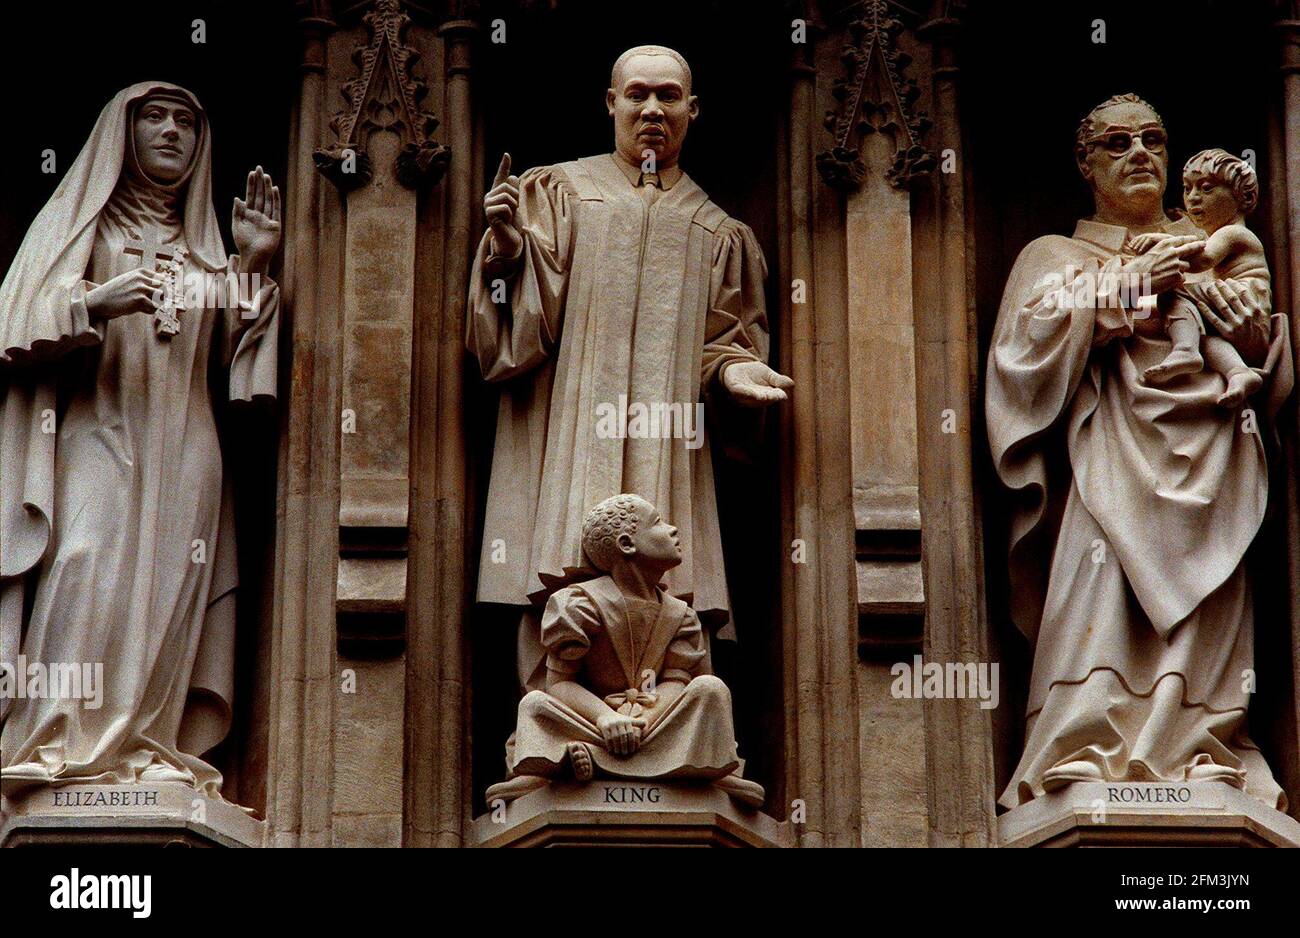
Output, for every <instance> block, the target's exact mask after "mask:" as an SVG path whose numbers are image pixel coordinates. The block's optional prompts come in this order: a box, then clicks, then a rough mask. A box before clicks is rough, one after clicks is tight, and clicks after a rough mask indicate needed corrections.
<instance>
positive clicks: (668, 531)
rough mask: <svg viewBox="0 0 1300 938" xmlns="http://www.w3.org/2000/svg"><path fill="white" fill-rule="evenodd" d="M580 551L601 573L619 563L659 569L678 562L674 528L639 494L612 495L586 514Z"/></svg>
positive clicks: (680, 552) (678, 548)
mask: <svg viewBox="0 0 1300 938" xmlns="http://www.w3.org/2000/svg"><path fill="white" fill-rule="evenodd" d="M582 549H583V550H584V551H585V552H586V554H587V557H588V558H589V559H590V560H591V562H592V564H593V565H594V566H595V567H596V569H598V570H600V571H602V572H605V573H608V572H610V571H611V570H612V569H613V568H614V565H615V564H617V563H618V562H620V561H626V562H628V563H632V564H635V565H636V566H639V567H651V568H658V569H660V570H669V569H671V568H672V567H675V566H677V565H678V564H679V563H681V562H682V548H681V546H680V544H679V543H678V540H677V529H676V528H675V527H673V526H672V525H671V524H669V523H668V522H666V521H664V520H663V519H662V518H660V517H659V512H658V511H656V510H655V507H654V505H651V504H650V503H649V502H648V501H646V500H645V499H644V498H642V497H641V496H639V495H615V496H613V497H612V498H607V499H605V500H604V501H603V502H601V503H600V504H599V505H597V506H596V507H595V508H593V509H591V511H589V512H587V517H586V518H584V519H583V522H582Z"/></svg>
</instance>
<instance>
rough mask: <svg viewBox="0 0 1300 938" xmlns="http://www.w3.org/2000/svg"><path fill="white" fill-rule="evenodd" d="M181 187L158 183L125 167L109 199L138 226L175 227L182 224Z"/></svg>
mask: <svg viewBox="0 0 1300 938" xmlns="http://www.w3.org/2000/svg"><path fill="white" fill-rule="evenodd" d="M180 203H181V200H180V191H179V190H178V189H175V188H171V187H163V186H159V185H157V184H155V183H153V182H152V181H150V180H148V179H144V178H141V177H139V176H137V175H136V174H135V173H132V172H130V171H124V172H123V173H122V175H121V177H119V179H118V181H117V186H116V187H115V188H114V189H113V195H112V197H111V198H110V199H109V204H110V205H112V206H113V207H114V208H115V209H116V210H117V211H118V213H119V214H121V215H123V216H125V218H126V220H128V221H129V222H131V223H132V224H133V225H136V226H137V227H153V228H159V229H166V228H175V227H178V226H180V224H181V207H180Z"/></svg>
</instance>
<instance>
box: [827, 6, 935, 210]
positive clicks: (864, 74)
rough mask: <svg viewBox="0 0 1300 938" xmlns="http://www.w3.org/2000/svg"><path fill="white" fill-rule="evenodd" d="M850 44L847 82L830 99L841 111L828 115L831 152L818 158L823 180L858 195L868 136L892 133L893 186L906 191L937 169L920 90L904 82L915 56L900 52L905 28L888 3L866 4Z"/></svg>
mask: <svg viewBox="0 0 1300 938" xmlns="http://www.w3.org/2000/svg"><path fill="white" fill-rule="evenodd" d="M848 29H849V37H850V38H849V42H848V44H847V45H846V46H845V47H844V52H843V54H842V56H841V58H842V60H843V62H844V67H845V72H846V74H845V76H844V77H843V78H839V79H836V81H835V84H834V86H833V88H832V94H834V95H835V98H836V100H838V101H839V102H840V109H839V111H838V112H836V111H828V112H827V113H826V129H827V130H829V131H831V133H832V134H834V135H835V140H834V143H833V144H832V146H831V147H830V148H829V149H827V150H823V151H822V152H821V153H819V154H817V169H818V170H819V171H820V172H821V174H822V178H823V179H825V180H826V182H827V183H828V184H830V185H832V186H835V187H836V188H838V189H856V188H857V187H858V186H859V185H860V184H861V183H862V179H863V177H864V176H865V175H866V165H865V164H864V163H863V162H862V157H861V154H860V152H859V145H860V143H861V141H862V138H863V137H864V136H865V135H867V134H869V133H877V132H879V133H889V134H890V135H892V137H893V139H894V141H895V143H896V144H897V150H896V151H895V153H894V164H893V166H892V167H890V169H889V172H888V174H887V175H888V178H889V181H890V182H891V183H892V184H893V185H895V186H897V187H899V188H905V187H906V186H907V185H909V184H910V183H911V182H912V180H913V179H915V178H917V177H918V176H921V175H924V174H926V173H928V172H930V171H931V170H932V169H933V168H934V162H935V160H934V155H933V154H932V153H930V151H929V150H927V149H926V148H925V147H924V146H923V145H922V144H921V135H922V134H923V133H925V131H926V130H928V129H929V128H930V120H929V119H928V118H927V117H926V116H925V114H924V113H923V112H921V111H919V110H917V108H916V100H917V98H918V97H920V93H921V92H920V89H918V88H917V85H916V81H915V80H914V79H911V78H907V77H904V75H903V69H905V68H906V67H907V65H908V64H909V63H910V62H911V56H909V55H908V54H907V53H906V52H903V51H902V50H901V49H899V48H898V34H899V33H900V32H901V31H902V29H903V24H902V23H901V22H900V21H899V20H898V19H897V18H895V17H894V16H892V15H890V12H889V6H888V3H887V2H886V0H864V3H863V9H862V11H861V15H860V16H858V17H857V18H856V19H854V20H853V21H852V22H850V23H849V27H848Z"/></svg>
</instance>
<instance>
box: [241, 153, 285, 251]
mask: <svg viewBox="0 0 1300 938" xmlns="http://www.w3.org/2000/svg"><path fill="white" fill-rule="evenodd" d="M230 231H231V234H233V235H234V238H235V250H237V251H238V252H239V256H240V258H242V259H243V261H244V267H245V269H246V270H264V269H265V268H266V266H267V264H269V263H270V261H271V258H272V257H274V256H275V252H276V249H277V248H278V247H279V246H280V189H279V188H278V187H277V186H275V185H273V184H272V183H271V177H270V175H268V174H267V173H264V172H262V167H260V166H259V167H257V169H255V170H253V171H252V172H251V173H249V174H248V189H247V192H246V194H245V196H244V198H242V199H238V198H237V199H235V208H234V211H233V213H232V215H231V219H230Z"/></svg>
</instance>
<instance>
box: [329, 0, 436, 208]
mask: <svg viewBox="0 0 1300 938" xmlns="http://www.w3.org/2000/svg"><path fill="white" fill-rule="evenodd" d="M363 21H364V22H365V24H366V27H367V29H368V30H369V31H370V41H369V43H368V44H366V45H364V46H358V47H357V49H356V51H355V52H354V53H353V55H352V60H353V61H354V62H355V63H356V64H357V67H358V69H359V74H358V75H357V77H356V78H354V79H352V80H351V81H349V82H347V83H346V84H345V85H344V86H343V88H342V94H343V98H344V100H345V101H346V102H347V107H345V108H344V109H343V110H342V111H339V112H338V113H337V114H336V115H334V118H333V119H332V120H331V121H330V129H331V130H332V131H333V133H334V141H333V142H332V143H331V144H330V145H329V146H327V147H325V148H323V149H320V150H317V151H316V152H315V153H314V154H313V157H314V159H315V161H316V168H317V169H319V170H320V171H321V172H322V173H323V174H324V175H325V176H326V178H328V179H329V180H330V181H331V182H333V183H334V184H335V185H336V186H338V187H339V189H341V190H343V191H347V190H349V189H355V188H358V187H360V186H364V185H365V184H366V183H367V182H369V181H370V177H371V174H372V168H371V166H370V158H369V156H368V155H367V153H366V143H367V141H368V140H369V139H370V135H371V134H372V133H374V132H375V131H377V130H389V131H392V132H394V133H396V134H398V135H399V136H400V137H401V138H402V140H403V146H402V149H401V152H400V153H399V154H398V156H397V163H396V166H395V168H394V172H395V173H396V176H397V180H398V182H400V183H401V184H402V185H404V186H406V187H407V188H411V189H416V188H420V187H422V186H425V185H436V184H437V183H438V181H439V180H441V179H442V176H443V174H444V173H445V172H446V170H447V163H448V162H449V161H450V160H451V148H450V147H447V146H444V145H442V144H439V143H436V142H435V141H434V140H432V139H431V138H432V135H433V132H434V131H435V130H437V128H438V119H437V118H436V117H434V116H433V114H432V113H430V112H428V111H424V110H421V109H420V102H421V101H422V100H423V98H424V96H425V95H426V94H428V91H429V89H428V86H427V85H426V84H425V83H424V82H423V81H421V80H419V79H418V78H416V77H415V76H414V74H413V73H412V67H413V66H414V65H415V63H416V62H417V61H418V60H419V58H420V53H419V50H417V49H415V48H414V47H412V46H408V45H405V44H404V43H403V42H402V39H403V36H404V34H405V32H406V28H407V26H408V25H409V24H410V22H411V18H410V17H409V16H407V15H406V13H404V12H403V11H402V5H401V3H400V2H399V0H376V2H375V4H374V9H372V10H370V11H369V12H368V13H366V15H365V16H364V17H363Z"/></svg>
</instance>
